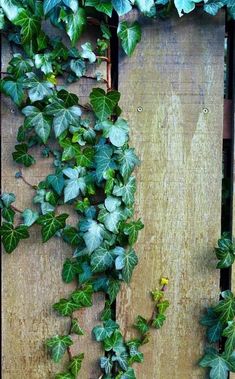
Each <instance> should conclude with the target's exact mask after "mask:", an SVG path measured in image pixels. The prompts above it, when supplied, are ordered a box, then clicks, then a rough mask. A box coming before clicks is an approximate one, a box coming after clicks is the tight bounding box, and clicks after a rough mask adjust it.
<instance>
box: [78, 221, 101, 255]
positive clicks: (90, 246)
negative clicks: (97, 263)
mask: <svg viewBox="0 0 235 379" xmlns="http://www.w3.org/2000/svg"><path fill="white" fill-rule="evenodd" d="M81 231H82V232H85V233H84V235H83V239H84V241H85V244H86V247H87V250H88V252H89V253H92V252H93V251H94V250H95V249H97V248H98V247H99V246H100V245H101V243H102V242H103V239H104V228H103V225H102V224H99V223H97V222H96V221H94V220H86V221H84V222H83V223H82V226H81Z"/></svg>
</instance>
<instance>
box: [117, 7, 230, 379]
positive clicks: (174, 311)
mask: <svg viewBox="0 0 235 379" xmlns="http://www.w3.org/2000/svg"><path fill="white" fill-rule="evenodd" d="M136 18H137V15H136V14H132V15H131V16H130V19H131V20H133V19H136ZM140 21H141V23H143V22H144V25H143V35H142V40H141V42H140V44H139V45H138V47H137V49H136V51H135V53H134V55H133V57H132V58H130V59H129V58H127V57H125V56H124V55H123V54H122V52H120V62H119V90H120V92H121V94H122V98H121V103H122V104H121V105H122V107H123V110H124V112H123V113H124V117H126V118H127V119H128V120H129V122H130V127H131V145H132V146H135V147H136V150H137V153H138V155H139V156H140V159H141V161H142V164H141V166H140V168H139V169H138V170H137V184H138V189H137V196H136V203H137V204H136V212H135V214H136V218H138V217H141V218H142V219H143V222H144V224H145V228H144V230H143V231H141V233H140V237H139V240H138V243H137V245H136V251H137V253H138V256H139V265H138V267H137V269H136V270H135V273H134V276H133V280H132V283H131V285H130V286H129V287H127V286H124V287H123V289H122V292H121V295H120V296H119V299H118V302H117V317H118V320H119V322H120V323H121V326H122V328H123V330H124V331H125V335H126V336H127V337H130V336H132V335H133V333H134V332H133V329H132V328H131V327H130V326H131V324H132V323H133V321H134V319H135V317H136V316H137V315H138V314H140V315H142V316H143V317H146V318H149V317H150V316H151V314H152V303H151V299H150V296H149V293H150V291H151V290H152V289H154V288H155V287H158V286H159V278H160V277H161V276H162V275H164V276H168V277H169V279H170V282H169V289H168V292H167V298H168V299H169V300H170V303H171V306H170V309H169V310H168V312H167V316H168V317H167V321H166V323H165V325H164V327H163V329H162V330H160V331H156V330H154V331H153V332H152V339H151V342H150V344H147V345H145V346H144V347H143V352H144V354H145V362H144V364H143V365H138V366H137V367H136V372H137V377H138V379H165V378H169V379H189V378H190V379H201V378H205V375H206V374H205V370H203V369H200V368H198V367H197V361H198V359H199V358H200V356H201V355H202V353H203V349H204V347H205V342H204V338H203V336H204V334H205V330H204V329H202V328H201V327H200V325H199V318H200V315H201V314H202V312H203V310H204V308H205V307H206V306H207V305H209V304H211V303H213V302H214V301H216V300H218V294H219V272H218V271H217V270H215V265H216V262H215V255H214V246H215V245H216V242H217V239H218V237H219V236H220V217H221V180H222V167H221V162H222V127H223V64H224V63H223V59H224V50H223V49H224V16H223V14H220V15H219V16H217V17H213V18H212V17H210V16H206V15H200V14H195V15H194V16H188V15H187V16H184V17H182V18H181V19H179V18H178V17H177V16H176V17H173V19H171V20H167V21H160V20H156V21H154V20H153V21H146V19H145V20H143V19H140ZM138 107H142V111H141V112H138V110H137V108H138Z"/></svg>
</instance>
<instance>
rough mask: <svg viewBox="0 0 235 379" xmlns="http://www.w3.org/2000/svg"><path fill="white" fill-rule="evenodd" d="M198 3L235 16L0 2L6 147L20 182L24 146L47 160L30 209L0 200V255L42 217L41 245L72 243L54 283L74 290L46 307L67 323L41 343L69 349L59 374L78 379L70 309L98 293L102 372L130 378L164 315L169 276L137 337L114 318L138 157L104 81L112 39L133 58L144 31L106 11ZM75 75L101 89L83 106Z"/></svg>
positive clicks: (147, 3)
mask: <svg viewBox="0 0 235 379" xmlns="http://www.w3.org/2000/svg"><path fill="white" fill-rule="evenodd" d="M198 6H199V7H202V8H203V9H204V11H205V12H207V13H209V14H211V15H215V14H216V13H217V12H218V11H219V9H220V8H222V7H224V6H227V10H228V15H229V17H232V18H235V4H234V1H233V0H220V1H217V0H213V1H212V0H208V1H206V0H205V1H204V2H201V1H200V0H175V1H172V0H156V1H154V0H136V1H133V0H121V1H119V0H112V1H111V0H110V1H109V0H85V1H84V0H82V1H78V0H44V1H42V0H37V1H33V0H21V1H20V0H18V1H17V0H15V1H14V0H0V28H1V31H2V35H3V36H4V37H6V38H7V39H8V41H9V43H10V44H11V47H12V49H13V57H12V59H11V60H10V62H9V65H8V68H7V72H5V73H3V79H2V80H1V91H2V92H3V93H4V94H5V95H7V96H9V97H11V99H12V101H13V102H14V103H15V104H16V105H17V106H18V107H19V109H20V111H21V113H22V115H23V116H24V121H23V124H22V125H21V126H20V127H19V130H18V134H17V145H16V146H15V151H14V152H13V154H12V157H13V159H14V161H15V162H16V163H18V164H19V165H20V169H19V170H18V171H17V172H16V175H15V176H16V179H17V180H24V181H25V182H26V183H27V181H26V179H25V178H24V175H23V171H22V166H25V167H29V166H32V165H34V164H35V163H36V160H35V157H34V156H33V153H32V152H31V151H32V147H38V149H40V151H41V154H42V156H43V157H44V158H45V159H47V158H52V160H53V168H52V172H51V174H50V175H48V176H47V177H46V178H45V179H44V180H43V181H41V182H40V183H39V184H37V185H31V184H29V183H27V184H29V185H30V186H31V187H32V188H33V189H34V190H35V195H34V197H33V203H34V204H36V205H37V207H38V208H37V211H36V210H35V208H34V209H31V208H27V209H25V210H20V209H17V208H16V207H15V206H14V201H15V196H14V194H12V193H6V192H5V193H3V194H2V195H1V203H0V205H1V209H2V217H3V219H4V221H3V223H2V226H1V228H0V235H1V236H2V243H3V246H4V248H5V251H6V253H12V252H13V250H14V249H16V248H17V246H18V244H19V242H20V241H21V240H23V239H26V238H28V237H29V230H30V228H31V227H32V226H33V225H34V224H38V225H40V226H41V235H42V241H43V242H46V241H48V240H49V239H50V238H52V237H53V236H56V237H58V238H62V239H63V240H64V241H65V242H66V243H68V244H69V245H70V246H72V248H73V255H72V257H70V258H67V259H66V260H65V262H64V265H63V269H62V279H63V281H64V282H65V283H70V282H72V281H74V280H76V281H77V289H76V290H75V291H73V292H72V293H71V295H70V296H69V297H68V298H66V299H60V300H58V301H57V302H56V303H55V304H54V305H53V309H54V310H55V311H56V312H57V313H58V314H59V315H61V316H65V317H69V318H70V320H71V323H70V329H69V330H68V331H67V333H66V332H65V334H64V335H55V336H53V337H51V338H48V340H47V341H46V345H47V348H48V350H49V351H50V353H51V356H52V358H53V360H54V361H55V362H58V361H60V359H61V358H62V356H63V355H64V354H65V353H66V352H68V357H69V363H68V365H67V367H66V368H65V371H64V372H62V373H57V374H55V378H56V379H75V378H76V377H77V375H78V374H79V371H80V369H81V365H82V361H83V358H84V355H83V353H80V354H78V355H76V356H72V354H71V352H70V346H71V345H72V344H73V340H72V338H71V336H72V335H77V336H78V337H79V336H80V335H82V334H84V331H83V330H82V328H81V327H80V325H79V320H77V319H76V318H75V317H74V315H73V314H74V311H77V310H79V309H81V308H84V307H90V306H92V302H93V294H94V293H95V292H98V291H103V292H104V293H105V294H106V302H105V307H104V310H103V312H102V314H101V322H102V323H100V325H98V326H96V327H95V328H94V329H93V331H92V334H93V336H94V338H95V340H96V341H98V342H100V343H102V346H103V349H104V351H105V354H104V356H103V357H101V359H100V366H101V369H102V371H103V375H102V378H103V379H133V378H135V373H134V369H133V368H132V364H133V363H134V362H142V361H143V354H142V353H141V351H140V350H139V348H140V346H141V345H143V344H144V343H146V342H147V341H148V336H149V331H150V328H151V327H154V328H157V329H158V328H160V327H161V326H162V325H163V323H164V321H165V317H166V316H165V312H166V309H167V308H168V306H169V302H168V301H167V300H166V299H165V296H164V294H165V289H166V286H167V284H168V279H167V278H161V287H160V289H159V290H155V291H153V293H152V298H153V302H154V312H153V315H152V316H151V317H150V319H145V318H144V317H143V316H141V315H139V316H137V318H136V322H135V325H134V327H135V328H136V329H137V331H138V337H136V338H135V339H132V340H130V341H125V340H124V338H123V336H122V333H121V331H120V328H119V325H118V324H117V323H116V322H115V321H114V316H113V303H114V302H115V299H116V297H117V294H118V292H119V291H120V288H121V285H122V283H123V282H126V283H129V282H130V280H131V276H132V273H133V270H134V268H135V266H136V265H137V263H138V257H137V254H136V252H135V250H134V244H135V242H136V241H137V238H138V233H139V231H140V230H141V229H142V228H143V224H142V222H141V220H140V219H138V220H136V219H135V218H134V210H133V206H134V195H135V191H136V178H135V176H134V174H133V171H134V169H135V167H136V166H137V165H139V163H140V162H139V159H138V157H137V155H136V153H135V150H134V148H132V147H130V146H129V125H128V122H127V121H126V120H125V119H124V118H123V117H122V116H121V113H122V111H121V109H120V106H119V100H120V93H119V92H118V90H117V89H116V88H113V86H112V77H111V63H112V62H111V51H110V40H111V38H112V36H113V35H114V34H116V35H117V37H118V38H119V40H120V44H121V46H122V48H123V50H124V52H125V53H126V54H127V55H131V54H132V53H133V51H134V49H135V47H136V45H137V43H138V42H139V41H140V40H141V26H140V24H139V23H138V21H135V22H133V23H130V22H128V21H125V20H120V21H119V23H118V25H116V24H115V25H113V24H112V21H111V20H112V19H111V17H112V14H113V13H114V12H117V14H118V16H123V15H125V14H127V13H128V12H130V11H131V10H132V8H138V9H139V12H141V13H142V14H143V15H145V16H147V17H153V18H166V17H169V16H170V14H171V13H172V12H174V8H175V7H176V9H177V11H178V13H179V16H182V15H183V14H184V13H189V12H191V11H193V10H194V9H195V8H196V7H198ZM50 23H51V24H52V25H53V27H54V28H58V31H59V33H58V35H61V33H62V32H64V33H66V34H67V36H68V37H69V40H70V43H66V44H65V43H64V42H63V41H64V40H63V39H62V38H60V37H59V36H56V37H53V38H50V36H49V35H48V34H47V32H46V30H47V27H46V26H47V25H48V24H49V25H50ZM89 24H90V25H94V26H95V27H99V30H100V31H99V37H98V38H97V40H96V44H95V46H94V42H93V43H91V41H88V42H84V43H81V44H79V40H80V37H81V36H82V35H83V33H84V31H85V29H86V27H87V25H89ZM78 46H79V47H78ZM101 62H106V64H107V76H106V77H103V75H102V74H101V73H100V72H98V71H97V72H96V73H95V75H94V76H90V75H89V74H88V72H89V67H90V66H91V65H92V64H94V63H96V64H100V63H101ZM81 78H86V79H87V80H91V81H96V82H98V83H100V88H99V87H98V88H97V84H96V86H95V87H96V88H93V89H92V91H91V93H90V96H89V103H88V104H83V103H81V102H80V100H79V98H78V96H77V95H76V94H73V93H71V92H69V90H68V84H70V83H72V82H75V81H78V80H79V79H81ZM105 86H106V90H105V89H104V88H105ZM55 141H56V146H55ZM63 204H68V205H70V206H71V209H73V210H75V211H76V214H77V223H76V224H75V225H70V224H69V223H68V216H69V214H67V213H63V212H61V208H60V206H62V205H63ZM16 213H19V214H20V216H21V223H20V224H19V223H17V221H15V215H16ZM226 296H227V295H226ZM48 337H50V336H48Z"/></svg>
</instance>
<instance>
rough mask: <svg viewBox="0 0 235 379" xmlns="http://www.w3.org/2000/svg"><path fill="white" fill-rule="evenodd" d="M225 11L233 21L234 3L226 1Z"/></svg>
mask: <svg viewBox="0 0 235 379" xmlns="http://www.w3.org/2000/svg"><path fill="white" fill-rule="evenodd" d="M227 9H228V14H229V16H230V17H231V18H232V19H233V20H235V3H234V1H233V0H227Z"/></svg>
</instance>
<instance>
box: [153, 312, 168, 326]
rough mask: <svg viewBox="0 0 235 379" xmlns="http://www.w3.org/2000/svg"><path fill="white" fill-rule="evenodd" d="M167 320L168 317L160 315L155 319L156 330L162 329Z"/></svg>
mask: <svg viewBox="0 0 235 379" xmlns="http://www.w3.org/2000/svg"><path fill="white" fill-rule="evenodd" d="M165 320H166V316H165V315H163V314H159V315H157V316H156V317H155V318H154V320H153V322H152V325H153V327H154V328H156V329H160V328H161V327H162V326H163V324H164V321H165Z"/></svg>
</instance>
